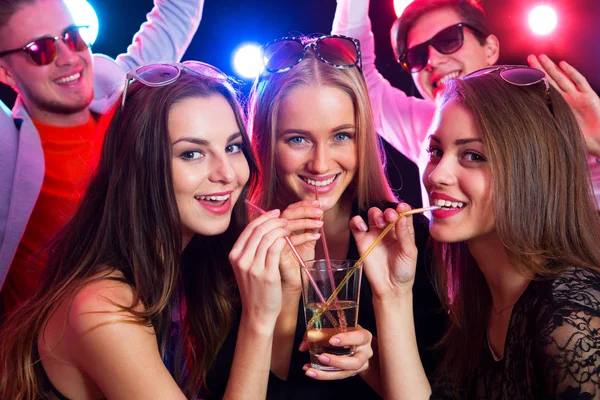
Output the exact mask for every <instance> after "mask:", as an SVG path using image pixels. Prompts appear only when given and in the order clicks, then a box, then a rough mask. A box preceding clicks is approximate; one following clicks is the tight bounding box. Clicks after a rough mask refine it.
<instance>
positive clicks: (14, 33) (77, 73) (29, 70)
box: [0, 0, 93, 125]
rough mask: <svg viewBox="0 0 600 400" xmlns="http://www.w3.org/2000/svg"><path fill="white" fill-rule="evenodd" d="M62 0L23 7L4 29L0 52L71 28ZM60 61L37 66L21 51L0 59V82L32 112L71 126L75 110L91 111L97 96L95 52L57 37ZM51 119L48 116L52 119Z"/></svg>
mask: <svg viewBox="0 0 600 400" xmlns="http://www.w3.org/2000/svg"><path fill="white" fill-rule="evenodd" d="M73 25H74V23H73V18H72V17H71V15H70V13H69V11H68V10H67V8H66V6H65V4H64V3H63V2H62V1H61V0H37V1H35V2H33V3H30V4H25V5H23V6H22V7H21V8H20V9H19V10H18V11H17V12H16V13H15V14H14V15H13V16H12V18H11V19H10V20H9V22H8V24H7V25H6V26H5V27H4V28H3V29H2V32H1V33H2V40H1V41H0V43H1V45H0V50H2V51H4V50H9V49H15V48H20V47H23V46H25V45H26V44H28V43H30V42H31V41H33V40H35V39H38V38H41V37H44V36H51V37H54V36H61V35H62V34H63V32H64V31H65V29H66V28H68V27H70V26H73ZM55 44H56V51H57V55H56V59H55V60H54V61H53V62H51V63H50V64H48V65H37V64H36V63H34V62H33V61H32V60H31V58H30V57H29V55H28V54H27V53H26V52H24V51H22V52H16V53H14V54H10V55H7V56H4V57H2V58H0V81H1V82H3V83H5V84H8V85H10V86H12V87H13V88H15V90H17V91H18V92H19V94H20V95H21V97H22V98H23V101H24V103H25V106H26V107H27V110H28V111H29V113H30V114H31V116H32V117H33V118H35V119H37V120H40V121H42V122H46V123H50V124H53V123H54V120H53V119H52V117H53V116H54V117H56V118H60V119H59V121H60V123H56V125H65V123H67V124H68V120H67V119H68V118H69V117H71V116H72V114H78V113H85V114H87V113H88V110H87V107H88V106H89V104H90V102H91V101H92V98H93V76H92V75H93V73H92V56H91V52H90V50H89V49H87V50H84V51H72V50H70V49H69V48H68V47H67V45H66V44H65V43H64V42H63V41H62V40H57V41H56V42H55ZM49 118H50V119H49Z"/></svg>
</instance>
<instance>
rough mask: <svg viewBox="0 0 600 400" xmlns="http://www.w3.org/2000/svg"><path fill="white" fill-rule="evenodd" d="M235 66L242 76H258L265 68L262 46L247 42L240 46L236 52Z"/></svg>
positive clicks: (250, 77)
mask: <svg viewBox="0 0 600 400" xmlns="http://www.w3.org/2000/svg"><path fill="white" fill-rule="evenodd" d="M233 67H234V69H235V71H236V73H237V74H238V75H239V76H240V77H241V78H244V79H254V78H256V77H257V76H258V75H259V74H260V73H261V72H262V69H263V64H262V59H261V52H260V46H259V45H257V44H254V43H246V44H243V45H241V46H240V47H238V48H237V50H236V51H235V52H234V56H233Z"/></svg>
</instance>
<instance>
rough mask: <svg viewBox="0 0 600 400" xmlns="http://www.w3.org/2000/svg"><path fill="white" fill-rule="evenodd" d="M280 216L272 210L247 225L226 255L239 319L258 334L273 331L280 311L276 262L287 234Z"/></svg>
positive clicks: (285, 222) (280, 298)
mask: <svg viewBox="0 0 600 400" xmlns="http://www.w3.org/2000/svg"><path fill="white" fill-rule="evenodd" d="M279 214H280V211H279V210H272V211H269V212H268V213H266V214H264V215H261V216H260V217H258V218H256V219H255V220H254V221H252V222H250V223H249V224H248V226H247V227H246V229H244V231H243V232H242V234H241V235H240V237H239V238H238V240H237V241H236V243H235V244H234V246H233V248H232V249H231V252H230V253H229V261H230V262H231V265H232V266H233V272H234V274H235V279H236V282H237V285H238V288H239V291H240V296H241V298H242V305H243V307H242V318H245V319H246V320H247V322H250V323H255V324H256V325H255V326H254V328H256V329H257V330H264V329H267V330H270V331H272V330H273V328H274V325H275V321H276V319H277V316H278V314H279V311H280V310H281V302H282V294H281V276H280V274H279V260H280V256H281V252H282V250H283V247H284V246H285V244H286V243H285V240H284V238H285V237H286V236H288V235H289V234H290V231H289V230H287V229H285V228H284V227H285V226H286V225H287V220H285V219H283V218H278V216H279Z"/></svg>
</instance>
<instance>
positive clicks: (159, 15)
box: [117, 0, 204, 71]
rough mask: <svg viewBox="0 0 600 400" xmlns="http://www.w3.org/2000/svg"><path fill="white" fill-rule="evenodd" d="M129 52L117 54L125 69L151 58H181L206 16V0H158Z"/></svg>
mask: <svg viewBox="0 0 600 400" xmlns="http://www.w3.org/2000/svg"><path fill="white" fill-rule="evenodd" d="M154 4H155V5H154V8H153V9H152V11H150V12H149V13H148V15H147V17H148V20H147V21H146V22H144V23H143V24H142V26H141V28H140V30H139V31H138V32H137V33H136V34H135V36H134V37H133V43H132V44H131V45H129V47H128V48H127V52H126V53H123V54H120V55H119V56H118V57H117V63H118V64H119V65H120V66H121V68H122V69H123V70H124V71H129V70H130V69H132V68H134V67H136V66H138V65H143V64H147V63H150V62H157V61H165V62H175V61H180V60H181V57H183V54H184V53H185V51H186V50H187V48H188V46H189V44H190V42H191V41H192V38H193V37H194V34H195V33H196V30H197V29H198V25H200V19H201V17H202V9H203V7H204V0H155V2H154Z"/></svg>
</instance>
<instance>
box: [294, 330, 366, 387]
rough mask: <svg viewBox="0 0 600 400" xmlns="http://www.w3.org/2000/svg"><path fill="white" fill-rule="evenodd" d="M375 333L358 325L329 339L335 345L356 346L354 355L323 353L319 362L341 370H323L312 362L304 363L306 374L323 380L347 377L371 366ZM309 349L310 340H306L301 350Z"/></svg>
mask: <svg viewBox="0 0 600 400" xmlns="http://www.w3.org/2000/svg"><path fill="white" fill-rule="evenodd" d="M372 339H373V335H371V332H369V331H368V330H366V329H364V328H362V327H361V326H358V327H357V328H356V329H355V330H352V331H349V332H344V333H338V334H337V335H334V336H332V337H331V339H329V344H331V345H332V346H335V347H345V346H356V350H355V352H354V355H352V356H336V355H333V354H327V353H323V354H321V355H320V356H319V362H320V363H321V364H323V365H328V366H331V367H336V368H340V371H322V370H319V369H316V368H313V367H312V366H311V365H310V364H306V365H304V367H303V369H304V371H306V372H305V374H306V376H309V377H311V378H314V379H318V380H322V381H331V380H336V379H345V378H348V377H350V376H354V375H356V374H358V373H361V372H363V371H365V370H367V369H368V368H369V359H370V358H371V357H372V356H373V349H372V347H371V340H372ZM306 350H308V342H307V341H306V337H305V340H304V341H303V342H302V344H301V345H300V351H306Z"/></svg>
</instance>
